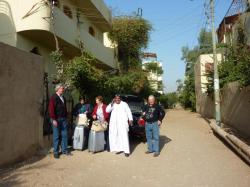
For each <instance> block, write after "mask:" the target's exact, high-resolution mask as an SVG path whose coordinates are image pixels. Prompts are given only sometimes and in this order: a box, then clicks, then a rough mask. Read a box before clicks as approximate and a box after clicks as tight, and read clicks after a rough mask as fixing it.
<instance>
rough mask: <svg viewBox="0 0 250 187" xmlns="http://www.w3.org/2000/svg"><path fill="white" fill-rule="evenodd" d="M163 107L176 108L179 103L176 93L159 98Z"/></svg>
mask: <svg viewBox="0 0 250 187" xmlns="http://www.w3.org/2000/svg"><path fill="white" fill-rule="evenodd" d="M158 100H159V102H160V103H161V105H162V106H163V107H164V108H165V109H168V108H174V105H175V104H176V103H177V102H178V97H177V94H176V93H175V92H172V93H167V94H163V95H161V96H160V97H159V98H158Z"/></svg>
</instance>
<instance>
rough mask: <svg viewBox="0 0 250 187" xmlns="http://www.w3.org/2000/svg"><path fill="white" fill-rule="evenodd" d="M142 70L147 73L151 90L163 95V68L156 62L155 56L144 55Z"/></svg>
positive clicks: (151, 54)
mask: <svg viewBox="0 0 250 187" xmlns="http://www.w3.org/2000/svg"><path fill="white" fill-rule="evenodd" d="M142 68H143V70H145V71H147V72H148V80H149V83H150V86H151V88H152V89H153V90H155V91H157V92H158V93H160V94H163V77H162V75H163V68H162V63H161V62H159V61H158V60H157V54H155V53H144V54H143V59H142Z"/></svg>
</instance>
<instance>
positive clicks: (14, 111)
mask: <svg viewBox="0 0 250 187" xmlns="http://www.w3.org/2000/svg"><path fill="white" fill-rule="evenodd" d="M43 72H44V70H43V59H42V58H41V57H40V56H37V55H33V54H31V53H27V52H24V51H20V50H18V49H16V48H14V47H10V46H7V45H5V44H3V43H0V80H1V81H0V90H1V91H0V106H1V107H0V166H3V165H5V164H10V163H13V162H15V161H20V160H23V159H25V158H27V157H29V156H31V155H32V154H34V153H35V152H36V150H37V149H38V148H39V145H40V144H41V143H42V139H43V131H42V123H41V122H42V118H41V116H40V111H39V109H40V107H41V103H42V98H43Z"/></svg>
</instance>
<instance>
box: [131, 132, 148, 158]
mask: <svg viewBox="0 0 250 187" xmlns="http://www.w3.org/2000/svg"><path fill="white" fill-rule="evenodd" d="M129 141H130V153H131V154H132V153H133V152H134V151H135V149H136V147H137V146H138V145H139V144H141V143H144V144H145V143H146V138H145V137H137V136H133V137H130V138H129Z"/></svg>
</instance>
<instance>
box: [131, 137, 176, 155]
mask: <svg viewBox="0 0 250 187" xmlns="http://www.w3.org/2000/svg"><path fill="white" fill-rule="evenodd" d="M171 141H172V139H170V138H169V137H167V136H165V135H160V142H159V144H160V145H159V148H160V152H161V151H162V150H163V149H164V147H165V146H166V145H167V144H168V143H169V142H171ZM141 143H144V144H145V143H147V140H146V138H143V137H132V138H130V152H131V154H132V153H133V152H134V151H135V149H136V147H137V146H138V145H139V144H141Z"/></svg>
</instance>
